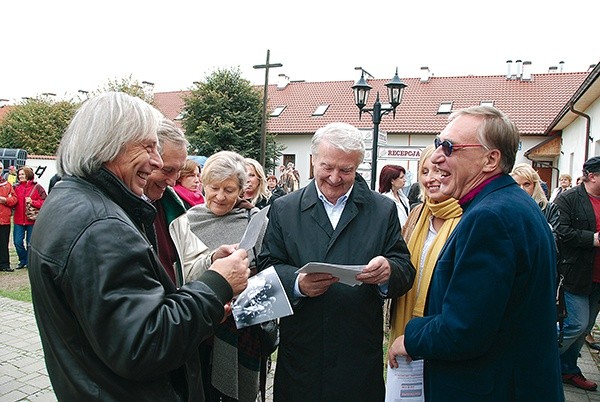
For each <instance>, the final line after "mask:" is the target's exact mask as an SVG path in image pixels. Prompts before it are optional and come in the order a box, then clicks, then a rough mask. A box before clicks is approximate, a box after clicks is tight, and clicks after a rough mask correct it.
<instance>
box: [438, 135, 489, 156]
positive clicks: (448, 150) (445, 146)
mask: <svg viewBox="0 0 600 402" xmlns="http://www.w3.org/2000/svg"><path fill="white" fill-rule="evenodd" d="M433 145H434V146H435V149H438V148H439V147H442V151H444V155H446V156H450V155H452V152H454V150H457V149H461V148H474V147H482V148H485V149H488V147H486V146H485V145H483V144H453V143H452V142H450V140H443V141H442V140H441V139H440V137H435V139H434V140H433Z"/></svg>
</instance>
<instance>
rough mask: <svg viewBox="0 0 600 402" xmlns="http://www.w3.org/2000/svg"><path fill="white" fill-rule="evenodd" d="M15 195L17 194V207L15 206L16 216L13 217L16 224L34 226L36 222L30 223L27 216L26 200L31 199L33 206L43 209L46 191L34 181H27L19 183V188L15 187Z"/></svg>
mask: <svg viewBox="0 0 600 402" xmlns="http://www.w3.org/2000/svg"><path fill="white" fill-rule="evenodd" d="M35 186H37V187H36V189H35V191H34V187H35ZM15 193H16V194H17V205H15V215H14V217H13V222H14V224H15V225H33V224H34V223H35V221H30V220H29V219H27V217H26V216H25V198H26V197H31V205H33V206H34V207H36V208H41V207H42V204H43V203H44V200H45V199H46V190H44V188H43V187H42V186H41V185H39V184H37V183H36V182H34V181H33V180H27V181H26V182H24V183H19V185H18V186H15Z"/></svg>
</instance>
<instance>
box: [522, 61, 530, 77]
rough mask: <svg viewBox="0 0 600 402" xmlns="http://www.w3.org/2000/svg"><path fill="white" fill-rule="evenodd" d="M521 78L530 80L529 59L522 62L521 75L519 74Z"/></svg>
mask: <svg viewBox="0 0 600 402" xmlns="http://www.w3.org/2000/svg"><path fill="white" fill-rule="evenodd" d="M521 80H523V81H531V62H530V61H524V62H523V75H522V76H521Z"/></svg>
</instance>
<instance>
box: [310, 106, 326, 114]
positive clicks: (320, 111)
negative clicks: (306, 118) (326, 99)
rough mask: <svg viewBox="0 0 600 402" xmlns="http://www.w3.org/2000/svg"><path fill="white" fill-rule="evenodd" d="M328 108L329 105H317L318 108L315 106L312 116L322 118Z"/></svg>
mask: <svg viewBox="0 0 600 402" xmlns="http://www.w3.org/2000/svg"><path fill="white" fill-rule="evenodd" d="M328 108H329V105H319V106H317V108H316V109H315V111H314V112H313V114H312V115H313V116H323V115H324V114H325V112H326V111H327V109H328Z"/></svg>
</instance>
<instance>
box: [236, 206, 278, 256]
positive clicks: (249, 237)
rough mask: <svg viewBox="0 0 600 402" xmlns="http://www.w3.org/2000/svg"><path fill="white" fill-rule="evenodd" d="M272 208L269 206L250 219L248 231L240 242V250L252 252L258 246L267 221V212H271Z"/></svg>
mask: <svg viewBox="0 0 600 402" xmlns="http://www.w3.org/2000/svg"><path fill="white" fill-rule="evenodd" d="M269 208H270V206H267V207H265V208H263V209H261V210H260V211H259V212H258V213H257V214H256V215H254V216H253V217H252V219H250V222H249V223H248V226H246V231H245V232H244V235H243V236H242V240H240V245H239V248H241V249H242V248H243V249H244V250H246V251H250V250H252V247H254V246H256V241H257V240H258V235H259V234H260V232H261V230H262V228H263V226H264V225H265V221H266V219H267V212H268V211H269Z"/></svg>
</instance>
